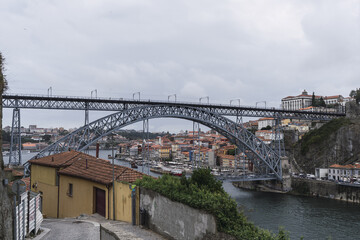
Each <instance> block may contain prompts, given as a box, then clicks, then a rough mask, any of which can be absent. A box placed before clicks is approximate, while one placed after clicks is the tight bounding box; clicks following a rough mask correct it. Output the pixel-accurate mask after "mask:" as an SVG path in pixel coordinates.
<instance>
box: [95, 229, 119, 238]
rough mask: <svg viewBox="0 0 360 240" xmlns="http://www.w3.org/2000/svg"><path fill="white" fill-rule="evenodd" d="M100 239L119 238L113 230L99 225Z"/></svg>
mask: <svg viewBox="0 0 360 240" xmlns="http://www.w3.org/2000/svg"><path fill="white" fill-rule="evenodd" d="M100 240H120V238H119V237H118V236H116V234H115V233H114V232H112V231H109V230H108V229H106V228H105V227H103V226H100Z"/></svg>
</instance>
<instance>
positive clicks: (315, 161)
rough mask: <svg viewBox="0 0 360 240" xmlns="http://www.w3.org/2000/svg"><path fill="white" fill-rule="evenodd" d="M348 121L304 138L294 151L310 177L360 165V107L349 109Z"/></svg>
mask: <svg viewBox="0 0 360 240" xmlns="http://www.w3.org/2000/svg"><path fill="white" fill-rule="evenodd" d="M347 109H348V111H347V117H346V118H343V119H338V120H335V121H332V122H330V123H328V124H325V125H323V126H322V127H321V128H319V129H318V130H316V132H313V134H312V136H310V137H309V136H308V137H307V138H306V137H304V138H303V139H302V140H301V141H299V142H298V143H297V144H296V145H295V147H294V148H293V149H292V153H290V156H291V155H292V156H293V158H294V159H295V161H296V163H297V164H298V166H299V167H300V168H301V169H302V170H303V171H304V172H307V173H314V171H315V168H317V167H328V166H330V165H331V164H335V163H337V164H351V163H353V162H355V161H360V107H359V106H358V105H356V104H355V103H351V104H348V105H347Z"/></svg>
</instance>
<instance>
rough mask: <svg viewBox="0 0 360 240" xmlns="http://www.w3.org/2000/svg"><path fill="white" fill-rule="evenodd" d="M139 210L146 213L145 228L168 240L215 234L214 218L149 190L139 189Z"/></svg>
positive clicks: (198, 237) (199, 237)
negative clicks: (143, 210)
mask: <svg viewBox="0 0 360 240" xmlns="http://www.w3.org/2000/svg"><path fill="white" fill-rule="evenodd" d="M140 208H142V209H145V211H146V219H145V222H146V226H147V227H149V228H150V229H151V230H153V231H155V232H157V233H159V234H161V235H163V236H165V237H167V238H169V239H203V238H204V236H205V235H206V234H207V233H209V234H216V232H217V231H216V220H215V217H214V216H212V215H210V214H208V213H206V212H204V211H201V210H198V209H194V208H192V207H189V206H187V205H184V204H181V203H178V202H174V201H171V200H170V199H168V198H166V197H164V196H162V195H160V194H158V193H156V192H154V191H151V190H147V189H144V188H141V189H140ZM140 218H141V217H140Z"/></svg>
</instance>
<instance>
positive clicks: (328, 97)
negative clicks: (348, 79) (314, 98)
mask: <svg viewBox="0 0 360 240" xmlns="http://www.w3.org/2000/svg"><path fill="white" fill-rule="evenodd" d="M340 97H342V96H341V95H335V96H327V97H324V100H326V99H334V98H340Z"/></svg>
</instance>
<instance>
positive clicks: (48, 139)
mask: <svg viewBox="0 0 360 240" xmlns="http://www.w3.org/2000/svg"><path fill="white" fill-rule="evenodd" d="M43 139H44V141H45V142H50V140H51V135H49V134H46V135H44V136H43Z"/></svg>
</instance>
